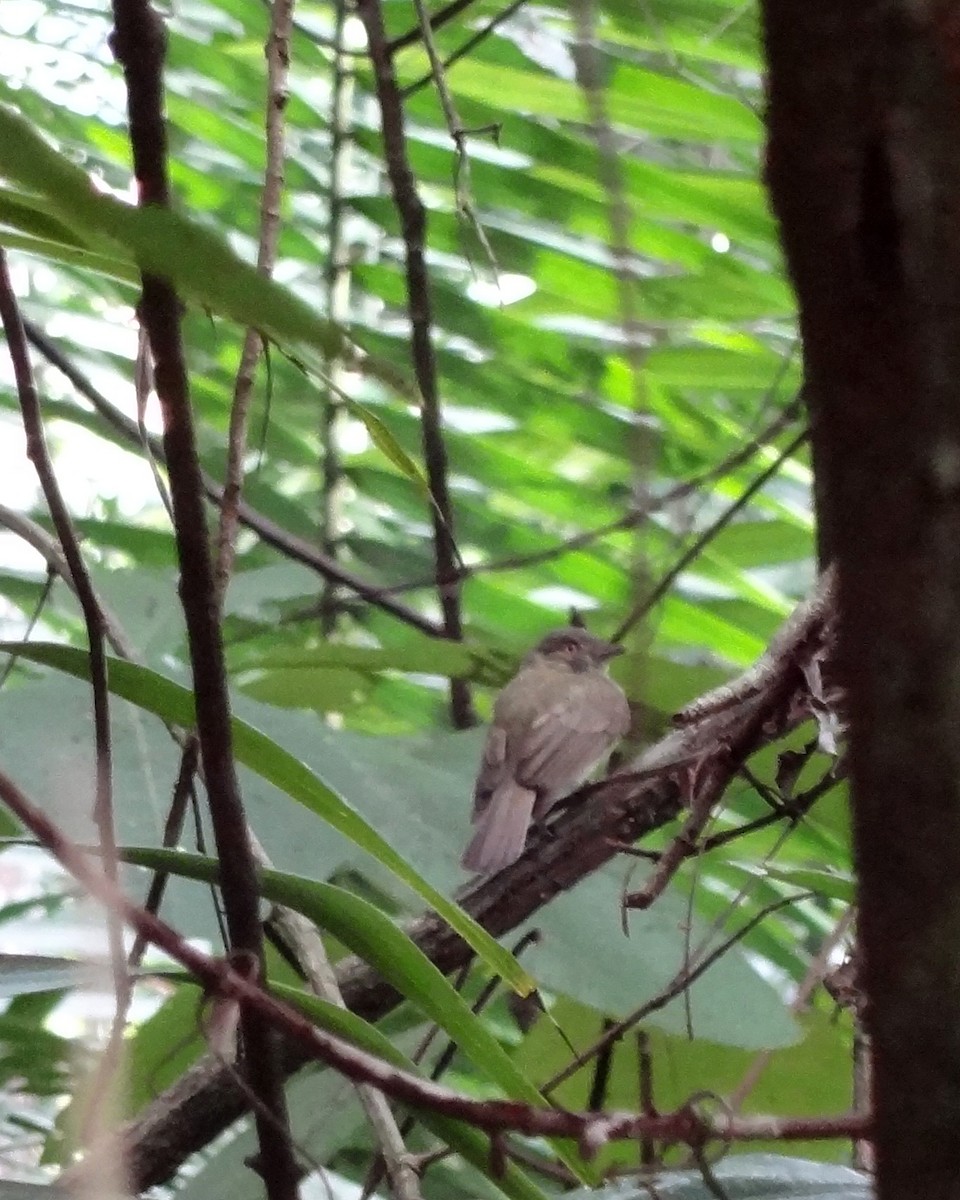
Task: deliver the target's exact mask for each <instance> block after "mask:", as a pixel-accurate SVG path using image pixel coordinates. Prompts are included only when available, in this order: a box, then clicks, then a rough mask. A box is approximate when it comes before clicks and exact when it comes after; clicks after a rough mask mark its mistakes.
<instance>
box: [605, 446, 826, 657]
mask: <svg viewBox="0 0 960 1200" xmlns="http://www.w3.org/2000/svg"><path fill="white" fill-rule="evenodd" d="M807 436H808V435H807V431H806V430H804V431H803V433H801V434H798V435H797V437H795V438H794V439H793V440H792V441H791V442H789V443H788V444H787V446H786V447H785V449H783V450H782V451H781V452H780V454H778V455H777V457H776V458H775V459H774V460H773V462H772V463H771V464H770V466H769V467H767V468H766V470H764V471H761V473H760V474H759V475H758V476H757V477H756V479H754V480H753V482H752V483H750V484H749V485H748V486H747V487H746V488H744V490H743V492H742V493H741V494H740V495H739V496H738V497H737V499H736V500H735V501H734V502H733V503H732V504H730V505H728V506H727V508H726V509H725V510H724V511H723V512H722V513H721V514H720V516H719V517H717V519H716V520H715V521H712V522H711V523H710V525H709V526H708V527H707V528H706V529H705V530H704V531H703V532H702V533H701V534H699V535H698V536H697V537H696V538H695V539H694V541H693V542H692V544H691V545H690V546H689V547H688V548H687V549H686V550H685V551H684V552H683V554H681V555H680V557H679V558H678V559H677V561H676V562H675V563H674V565H673V566H672V567H671V568H670V570H669V571H668V572H667V573H666V575H664V576H663V578H662V579H661V580H660V581H659V582H658V583H657V586H656V587H655V588H654V589H653V591H652V592H651V593H650V594H649V595H648V596H645V597H644V599H643V600H642V601H641V602H640V603H639V604H638V605H637V606H636V607H635V608H634V609H632V610H631V612H630V613H629V615H628V616H627V617H625V618H624V620H623V622H622V624H621V625H620V627H619V629H618V630H617V632H616V633H615V634H614V635H613V637H612V638H611V641H614V642H620V641H622V640H623V638H624V637H625V636H626V635H627V633H629V631H630V630H631V629H632V628H633V627H634V625H636V624H637V622H638V621H641V620H643V618H644V617H645V616H646V615H647V613H648V612H650V610H651V609H652V608H653V607H654V606H655V605H656V604H658V603H659V602H660V600H661V599H662V598H663V597H664V596H665V595H666V594H667V592H668V591H669V590H670V588H671V587H672V586H673V584H674V582H675V581H676V579H677V577H678V576H679V575H681V574H682V573H683V572H684V571H685V570H686V569H687V567H689V566H690V564H691V563H692V562H695V561H696V560H697V559H698V558H699V557H700V555H701V554H702V553H703V551H704V549H705V548H706V547H707V546H708V545H709V544H710V543H711V542H712V541H713V539H714V538H715V537H716V536H717V534H719V533H720V531H721V530H722V529H724V528H725V527H726V526H727V525H729V524H730V522H731V521H732V520H733V518H734V517H735V516H736V515H737V513H738V512H740V511H741V510H742V509H744V508H745V507H746V506H747V504H749V503H750V501H751V500H752V499H753V497H754V496H755V495H756V494H757V492H759V491H760V490H761V489H762V488H763V487H764V486H765V485H766V484H767V483H769V482H770V480H771V479H772V478H773V477H774V475H776V473H777V472H778V471H779V470H780V468H781V467H782V466H783V464H784V463H785V462H786V461H787V459H788V458H790V457H791V456H792V455H793V454H795V453H796V452H797V450H799V449H800V447H801V446H802V445H803V443H804V442H805V441H806V440H807Z"/></svg>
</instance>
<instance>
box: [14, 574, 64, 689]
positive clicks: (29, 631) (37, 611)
mask: <svg viewBox="0 0 960 1200" xmlns="http://www.w3.org/2000/svg"><path fill="white" fill-rule="evenodd" d="M56 578H57V574H56V571H54V569H53V568H52V567H50V566H48V567H47V571H46V574H45V575H44V577H43V583H42V584H41V586H40V595H39V596H38V597H37V602H36V604H35V605H34V606H33V612H32V613H31V614H30V616H29V618H28V620H27V627H26V629H24V631H23V636H22V637H21V639H20V645H21V646H26V645H28V644H29V642H30V639H31V638H32V637H33V631H34V629H36V627H37V622H38V621H39V620H40V617H41V616H42V614H43V610H44V608H45V607H46V603H47V601H48V600H49V599H50V593H51V592H52V591H53V585H54V583H55V581H56ZM18 659H19V654H18V653H17V651H16V650H12V651H11V652H10V653H9V654H8V655H7V661H6V662H5V663H4V664H3V671H0V689H2V688H5V687H6V685H7V680H8V679H9V678H10V676H11V674H12V673H13V669H14V667H15V666H16V665H17V660H18Z"/></svg>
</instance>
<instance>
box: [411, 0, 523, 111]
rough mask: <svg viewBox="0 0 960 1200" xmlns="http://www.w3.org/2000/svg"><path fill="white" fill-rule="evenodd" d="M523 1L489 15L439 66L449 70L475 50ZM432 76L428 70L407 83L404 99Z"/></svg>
mask: <svg viewBox="0 0 960 1200" xmlns="http://www.w3.org/2000/svg"><path fill="white" fill-rule="evenodd" d="M525 3H526V0H512V3H511V4H508V5H507V7H506V8H504V9H502V10H501V11H500V12H498V13H497V14H496V16H494V17H491V18H490V20H489V21H488V22H487V23H486V25H484V26H483V27H482V28H481V29H478V30H477V32H476V33H475V34H473V36H472V37H469V38H467V40H466V41H465V42H464V43H463V45H462V46H458V47H457V49H456V50H454V51H453V52H452V53H451V54H450V55H448V56H447V57H446V58H445V59H444V60H443V62H442V63H441V64H440V66H441V68H442V69H443V70H444V71H447V70H449V69H450V67H452V66H453V65H454V63H456V62H459V60H460V59H461V58H464V57H465V56H466V55H468V54H469V53H470V52H471V51H472V50H475V49H476V48H477V46H479V45H480V43H481V42H483V41H485V40H486V39H487V38H488V37H489V36H490V34H491V33H493V32H494V30H496V29H497V27H498V26H500V25H502V24H503V22H504V21H508V20H509V19H510V18H511V17H512V16H513V14H514V13H515V12H518V11H519V10H520V9H521V8H523V6H524V4H525ZM432 28H433V29H436V28H437V22H436V18H434V21H433V24H432ZM433 78H434V71H432V70H430V71H428V72H427V73H426V75H421V76H420V78H419V79H417V80H415V81H414V82H413V83H408V84H407V86H406V87H405V88H404V89H403V92H402V93H401V94H402V96H403V98H404V100H409V99H410V97H411V96H414V95H416V93H417V92H419V91H420V89H421V88H424V87H426V86H427V84H428V83H429V82H430V80H431V79H433Z"/></svg>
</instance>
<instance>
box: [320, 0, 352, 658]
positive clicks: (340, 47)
mask: <svg viewBox="0 0 960 1200" xmlns="http://www.w3.org/2000/svg"><path fill="white" fill-rule="evenodd" d="M335 13H336V16H335V21H334V32H333V38H334V51H333V63H332V72H333V78H332V81H331V85H330V86H331V94H330V113H329V118H328V121H329V126H330V165H329V168H328V179H329V184H328V193H329V194H328V198H327V247H326V250H327V263H326V268H325V270H324V288H325V290H326V300H327V317H328V318H329V319H330V320H331V321H334V322H335V323H336V324H337V326H338V327H339V328H345V327H346V326H347V324H348V322H349V319H350V283H351V271H350V263H349V256H348V250H347V245H346V241H345V238H344V216H345V214H346V209H347V196H348V194H349V189H350V161H351V149H352V140H351V136H350V133H351V127H352V109H353V92H354V71H353V59H352V57H351V56H349V55H347V54H346V52H345V47H344V38H345V31H346V26H347V16H348V12H347V0H335ZM326 368H327V376H328V378H329V379H330V380H331V382H332V383H333V385H334V387H332V388H327V389H326V391H325V394H324V396H323V400H322V409H321V413H320V446H321V451H322V454H323V477H322V479H321V482H320V529H319V542H320V549H321V550H322V551H323V553H324V554H326V555H327V556H328V557H329V558H331V559H336V557H337V553H338V549H339V545H340V539H339V537H338V533H337V515H338V512H337V510H338V507H339V502H340V491H341V483H342V479H343V466H342V463H341V461H340V448H339V446H338V445H337V434H338V429H339V425H340V418H341V413H342V409H343V405H342V401H341V399H340V396H339V391H340V387H341V385H342V384H343V382H344V380H343V364H342V361H341V360H340V359H339V358H333V357H328V358H327V360H326ZM336 599H337V588H336V585H335V583H334V582H333V581H332V580H330V579H325V580H324V582H323V587H322V590H321V595H320V619H321V628H322V631H323V633H324V635H325V636H326V635H328V634H330V633H332V632H333V629H334V626H335V624H336V618H337V607H336Z"/></svg>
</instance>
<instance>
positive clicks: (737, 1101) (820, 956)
mask: <svg viewBox="0 0 960 1200" xmlns="http://www.w3.org/2000/svg"><path fill="white" fill-rule="evenodd" d="M855 920H856V909H855V908H854V906H853V905H852V904H851V905H850V906H849V907H848V908H846V909H844V911H843V913H842V914H841V916H840V918H839V920H837V921H836V923H835V924H834V927H833V929H831V931H830V932H829V933H828V934H827V936H826V937H825V938H824V939H823V941H822V942H821V943H820V949H819V950H818V951H817V953H816V955H815V956H814V958H813V959H812V961H811V963H810V965H809V967H808V968H807V972H806V975H805V976H804V977H803V980H802V981H801V983H800V986H799V987H798V988H797V994H796V995H795V996H794V998H793V1000H792V1001H791V1002H790V1012H791V1013H793V1014H794V1015H796V1014H798V1013H801V1012H803V1010H804V1009H805V1008H806V1006H807V1003H808V1002H809V1000H810V997H811V996H812V995H813V993H814V991H815V990H816V989H817V988H818V987H819V986H820V984H821V983H822V982H823V980H824V977H825V976H826V975H827V973H828V972H829V970H830V959H831V958H832V956H833V952H834V950H835V949H836V948H837V947H838V946H839V945H840V943H841V942H842V941H843V940H844V938H845V937H846V936H847V934H848V932H849V931H850V929H851V927H852V925H853V922H854V921H855ZM772 1057H773V1051H772V1050H761V1051H760V1053H759V1054H758V1055H757V1057H756V1058H755V1059H754V1060H753V1062H752V1063H751V1064H750V1066H749V1067H748V1068H747V1070H746V1072H745V1074H744V1076H743V1078H742V1079H741V1080H740V1082H739V1083H738V1084H737V1087H736V1090H735V1091H734V1092H733V1093H732V1095H730V1096H729V1097H728V1098H727V1107H728V1108H729V1109H730V1111H731V1112H738V1111H739V1110H740V1109H741V1108H742V1107H743V1105H744V1102H745V1101H746V1099H747V1097H748V1096H749V1095H750V1093H751V1092H752V1091H753V1089H754V1088H755V1087H756V1086H757V1084H758V1083H759V1082H760V1077H761V1076H762V1075H763V1073H764V1071H765V1070H766V1069H767V1067H768V1066H769V1064H770V1059H771V1058H772Z"/></svg>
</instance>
